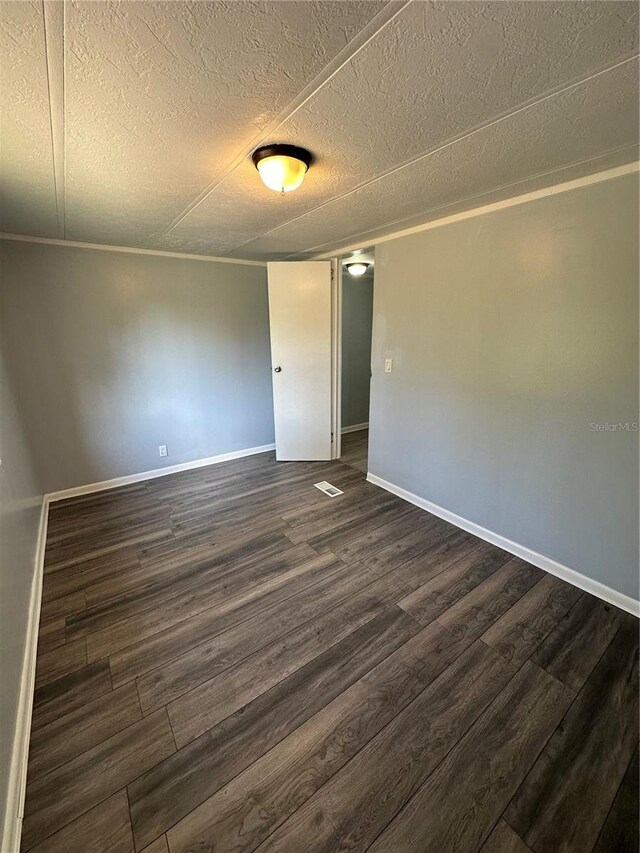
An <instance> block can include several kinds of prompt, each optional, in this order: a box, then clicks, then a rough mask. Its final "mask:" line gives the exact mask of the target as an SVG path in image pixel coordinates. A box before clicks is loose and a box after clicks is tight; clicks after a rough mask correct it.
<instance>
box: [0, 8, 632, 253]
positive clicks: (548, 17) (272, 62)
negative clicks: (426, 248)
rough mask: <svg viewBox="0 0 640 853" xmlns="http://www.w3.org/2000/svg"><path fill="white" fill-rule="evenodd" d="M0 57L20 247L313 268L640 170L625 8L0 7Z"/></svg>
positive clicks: (2, 221) (0, 202)
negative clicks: (287, 162) (297, 170)
mask: <svg viewBox="0 0 640 853" xmlns="http://www.w3.org/2000/svg"><path fill="white" fill-rule="evenodd" d="M0 61H1V68H0V74H1V79H2V84H1V90H0V101H1V107H2V116H1V121H2V123H1V126H0V144H1V163H0V165H1V172H0V230H2V231H4V232H9V233H15V234H28V235H33V236H44V237H54V238H63V239H68V240H75V241H86V242H92V243H106V244H112V245H124V246H135V247H140V248H152V249H163V250H169V251H172V250H173V251H178V252H195V253H198V254H211V255H229V256H230V257H236V258H248V259H270V258H280V257H306V256H310V255H312V254H314V253H319V252H324V251H327V250H332V249H334V248H337V247H339V246H344V245H348V244H353V243H354V242H358V241H359V240H362V241H363V242H373V241H374V239H375V237H376V236H379V235H380V234H383V233H384V232H385V231H388V230H390V229H391V228H399V227H407V226H410V225H413V224H416V223H418V222H423V221H427V220H429V219H433V218H437V217H440V216H444V215H449V214H451V213H454V212H457V211H459V210H464V209H468V208H470V207H475V206H478V205H479V204H485V203H488V202H490V201H496V200H499V199H501V198H505V197H508V196H511V195H516V194H519V193H521V192H527V191H530V190H532V189H537V188H540V187H543V186H546V185H549V184H552V183H557V182H559V181H562V180H568V179H571V178H575V177H580V176H582V175H585V174H588V173H591V172H595V171H600V170H602V169H605V168H608V167H611V166H616V165H620V164H622V163H626V162H629V161H631V160H636V159H637V157H638V148H637V143H638V5H637V4H636V3H635V2H626V0H625V2H617V0H605V1H604V2H589V0H578V2H571V1H570V0H560V2H554V0H540V2H538V0H522V2H511V0H497V2H490V3H483V2H479V1H478V0H470V2H424V0H413V2H408V3H403V2H393V3H385V2H365V0H354V2H347V0H334V1H333V2H313V0H302V1H301V2H295V1H294V2H264V3H254V2H239V1H238V0H232V1H231V2H222V0H217V2H202V0H200V2H190V0H182V2H149V0H139V1H138V2H103V0H90V1H89V2H76V1H75V0H66V2H62V0H45V2H44V3H43V2H2V3H0ZM271 141H278V142H293V143H295V144H298V145H303V146H305V147H307V148H309V149H310V150H311V151H312V152H313V154H314V156H315V157H316V162H315V163H314V165H313V167H312V168H311V170H310V172H309V174H308V176H307V179H306V180H305V182H304V184H303V186H302V188H301V189H300V190H298V191H297V192H295V193H292V194H289V195H287V196H285V197H284V198H283V197H280V196H279V195H277V194H276V193H273V192H271V191H270V190H268V189H266V188H265V187H263V185H262V184H261V183H260V181H259V179H258V175H257V173H256V171H255V169H254V167H253V165H252V163H251V161H250V159H249V154H250V152H251V151H252V150H253V148H255V147H256V146H257V145H259V144H261V143H264V142H271Z"/></svg>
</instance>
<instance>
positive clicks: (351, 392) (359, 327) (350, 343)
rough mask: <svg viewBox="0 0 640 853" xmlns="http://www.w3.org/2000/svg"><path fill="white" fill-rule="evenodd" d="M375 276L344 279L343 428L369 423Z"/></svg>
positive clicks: (346, 274)
mask: <svg viewBox="0 0 640 853" xmlns="http://www.w3.org/2000/svg"><path fill="white" fill-rule="evenodd" d="M372 313H373V275H367V276H363V277H362V278H354V277H353V276H350V275H349V274H348V273H346V272H345V273H344V274H343V277H342V428H343V429H344V428H345V427H350V426H355V425H356V424H364V423H367V421H368V420H369V385H370V373H371V320H372Z"/></svg>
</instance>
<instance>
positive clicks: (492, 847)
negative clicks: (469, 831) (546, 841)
mask: <svg viewBox="0 0 640 853" xmlns="http://www.w3.org/2000/svg"><path fill="white" fill-rule="evenodd" d="M480 853H531V849H530V848H529V847H527V845H526V844H525V843H524V841H523V840H522V839H521V838H520V836H519V835H516V833H515V832H514V831H513V829H511V827H510V826H509V824H507V823H505V822H504V821H503V820H499V821H498V823H497V824H496V827H495V829H494V830H493V832H492V833H491V835H490V836H489V837H488V838H487V840H486V841H485V843H484V844H483V845H482V847H481V849H480Z"/></svg>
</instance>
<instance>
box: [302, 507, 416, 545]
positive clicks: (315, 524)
mask: <svg viewBox="0 0 640 853" xmlns="http://www.w3.org/2000/svg"><path fill="white" fill-rule="evenodd" d="M390 498H391V496H390ZM408 508H409V506H408V504H407V505H402V506H399V505H398V502H397V501H393V500H391V499H386V498H385V499H383V500H380V499H375V498H374V497H371V498H369V499H363V500H360V501H358V502H356V503H352V502H351V501H349V502H348V503H347V505H346V506H345V504H344V503H342V504H338V505H335V504H333V503H331V504H329V505H328V506H327V511H325V512H324V513H312V514H311V515H310V517H309V518H307V519H306V520H305V521H304V522H303V523H300V524H290V525H289V530H287V536H288V538H289V539H291V541H292V542H309V543H310V544H312V543H315V544H314V547H316V548H319V549H322V550H326V549H329V550H331V547H332V545H333V544H334V542H335V541H337V537H338V536H339V535H340V534H339V533H338V531H344V530H345V529H347V528H348V530H349V532H351V534H352V537H353V538H356V537H357V536H358V535H359V533H360V532H362V531H364V530H367V529H368V528H369V526H370V524H371V521H372V520H374V519H375V523H376V524H378V523H381V521H382V519H384V520H388V517H390V518H394V519H396V518H401V517H402V516H403V515H404V514H406V512H407V510H408Z"/></svg>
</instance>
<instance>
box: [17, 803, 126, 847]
mask: <svg viewBox="0 0 640 853" xmlns="http://www.w3.org/2000/svg"><path fill="white" fill-rule="evenodd" d="M22 849H23V850H26V849H27V848H26V847H24V846H23V848H22ZM28 849H29V850H30V853H133V849H134V847H133V836H132V834H131V823H130V821H129V803H128V801H127V793H126V791H124V790H122V791H118V793H117V794H113V795H112V796H111V797H108V798H107V799H106V800H103V802H101V803H100V804H99V805H97V806H94V807H93V808H92V809H89V811H87V812H85V813H84V814H83V815H81V816H80V817H78V818H76V819H75V820H73V821H72V822H71V823H69V824H67V826H65V827H64V828H63V829H60V830H59V831H58V832H55V833H54V834H53V835H51V836H50V837H49V838H47V839H46V840H45V841H42V842H41V843H40V844H36V846H35V847H30V848H28Z"/></svg>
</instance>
